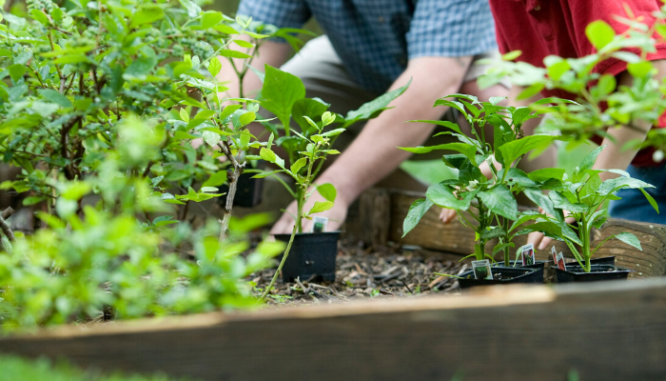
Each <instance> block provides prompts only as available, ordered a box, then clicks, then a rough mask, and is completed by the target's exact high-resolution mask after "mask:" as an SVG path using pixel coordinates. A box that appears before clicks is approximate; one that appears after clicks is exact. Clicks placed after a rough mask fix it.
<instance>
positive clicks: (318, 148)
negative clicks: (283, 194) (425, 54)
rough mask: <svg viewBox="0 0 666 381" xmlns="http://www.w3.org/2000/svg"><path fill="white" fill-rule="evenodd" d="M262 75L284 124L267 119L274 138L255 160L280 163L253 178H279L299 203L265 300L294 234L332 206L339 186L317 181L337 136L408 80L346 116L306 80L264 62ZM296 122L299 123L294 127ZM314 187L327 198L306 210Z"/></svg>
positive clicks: (267, 97) (264, 98) (266, 98)
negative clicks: (314, 94) (313, 94)
mask: <svg viewBox="0 0 666 381" xmlns="http://www.w3.org/2000/svg"><path fill="white" fill-rule="evenodd" d="M262 77H263V78H264V83H263V87H262V92H261V106H262V107H264V108H266V109H267V110H268V111H270V112H271V113H273V114H274V115H275V116H276V117H277V119H278V121H279V122H280V123H279V124H271V123H269V122H264V123H263V124H264V126H265V127H266V128H267V129H268V130H269V131H270V132H271V135H270V138H269V140H268V143H267V145H266V146H265V147H262V148H261V150H260V152H259V156H256V157H251V158H253V159H263V160H265V161H267V162H269V163H271V164H273V165H274V166H276V167H277V169H276V170H274V171H269V172H264V173H261V174H258V175H256V176H254V177H256V178H262V177H266V176H273V177H275V178H276V179H278V180H279V181H281V182H282V184H283V185H284V186H285V187H286V188H287V190H288V191H289V192H290V194H291V195H292V196H293V197H294V199H295V200H296V203H297V212H296V215H295V216H294V220H295V224H294V228H293V231H292V234H291V238H290V240H289V243H288V244H287V248H286V250H285V253H284V255H283V257H282V261H281V262H280V265H279V267H278V271H277V272H276V273H275V276H274V277H273V279H272V281H271V283H270V285H269V286H268V287H267V288H266V289H265V290H264V293H263V296H262V298H265V297H266V295H268V293H269V292H270V290H271V289H272V287H273V284H274V283H275V280H276V279H277V276H278V274H279V272H280V270H281V269H282V267H283V265H284V263H285V261H286V259H287V257H288V255H289V250H290V249H291V245H292V243H293V240H294V237H295V236H296V234H297V233H303V226H302V221H303V219H312V215H313V214H316V213H321V212H325V211H327V210H329V209H331V208H332V207H333V205H334V204H333V203H334V202H335V198H336V196H337V191H336V189H335V187H334V186H333V185H332V184H328V183H327V184H316V183H315V179H316V177H317V175H318V174H319V173H320V171H321V170H322V166H323V164H324V161H325V160H326V158H327V156H328V155H337V154H339V153H340V152H339V151H337V150H335V149H332V148H331V146H332V145H333V144H334V143H335V141H336V139H337V137H338V136H339V135H340V134H342V133H343V132H344V131H345V129H347V128H348V127H349V126H351V125H353V124H354V123H357V122H360V121H365V120H368V119H371V118H375V117H377V116H378V115H379V114H380V113H381V112H382V111H384V110H386V109H387V107H388V105H389V103H390V102H391V101H393V100H394V99H395V98H396V97H398V96H399V95H400V94H402V93H403V92H404V91H405V90H406V89H407V87H408V86H409V84H407V85H405V86H404V87H401V88H399V89H396V90H393V91H391V92H388V93H386V94H384V95H382V96H380V97H378V98H377V99H375V100H373V101H371V102H368V103H366V104H364V105H362V106H361V107H360V108H359V109H358V110H354V111H349V112H348V113H347V116H342V115H340V114H333V113H331V112H329V111H327V110H328V108H329V107H330V104H328V103H326V102H325V101H323V100H321V99H317V98H306V97H305V86H304V85H303V82H302V81H301V79H300V78H298V77H296V76H294V75H292V74H289V73H286V72H284V71H281V70H279V69H276V68H273V67H271V66H269V65H266V68H265V75H264V76H262ZM292 121H293V122H294V125H295V126H297V127H292V124H291V123H292ZM332 127H335V128H332ZM297 129H298V130H300V132H299V131H298V130H297ZM281 132H282V133H283V134H281ZM278 135H282V136H280V137H279V138H277V139H275V138H274V137H275V136H278ZM273 143H275V145H276V146H278V147H280V148H281V149H283V150H284V151H285V152H286V155H287V160H288V162H287V161H285V159H283V158H281V157H280V156H278V154H276V153H275V152H274V151H273V150H272V147H273ZM279 174H285V175H287V176H289V178H291V179H292V180H293V181H294V184H295V189H292V187H291V186H290V185H289V184H287V183H286V182H284V181H283V180H282V179H281V178H280V177H279V176H278V175H279ZM315 191H316V192H319V194H320V195H321V196H322V197H323V198H324V199H325V200H326V201H321V202H320V201H317V202H315V204H314V205H313V206H312V208H311V209H310V210H309V211H305V210H304V207H305V204H306V203H307V201H308V199H309V198H310V197H311V196H312V195H313V193H314V192H315Z"/></svg>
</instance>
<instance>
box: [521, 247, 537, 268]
mask: <svg viewBox="0 0 666 381" xmlns="http://www.w3.org/2000/svg"><path fill="white" fill-rule="evenodd" d="M520 257H521V258H522V260H523V266H530V265H533V264H534V263H536V260H535V255H534V245H533V244H531V243H528V244H527V245H525V246H523V247H521V252H520Z"/></svg>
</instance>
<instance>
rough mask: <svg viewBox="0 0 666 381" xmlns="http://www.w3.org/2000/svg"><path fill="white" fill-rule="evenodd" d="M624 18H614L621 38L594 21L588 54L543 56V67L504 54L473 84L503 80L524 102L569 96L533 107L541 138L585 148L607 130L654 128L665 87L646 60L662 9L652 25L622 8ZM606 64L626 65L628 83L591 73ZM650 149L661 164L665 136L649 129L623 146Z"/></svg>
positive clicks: (657, 36)
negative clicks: (559, 138) (557, 136)
mask: <svg viewBox="0 0 666 381" xmlns="http://www.w3.org/2000/svg"><path fill="white" fill-rule="evenodd" d="M626 11H627V17H620V16H619V15H617V16H616V19H617V20H618V21H620V22H621V23H623V24H625V25H626V26H627V29H626V30H625V31H624V32H623V33H619V34H618V33H616V32H615V31H614V30H613V28H612V27H611V26H610V25H608V24H607V23H606V22H604V21H601V20H598V21H594V22H592V23H590V24H589V25H588V26H587V27H586V29H585V34H586V35H587V37H588V39H589V41H590V42H591V44H592V45H593V46H594V47H595V48H596V49H597V51H596V52H595V53H593V54H590V55H587V56H583V57H579V58H563V57H558V56H548V57H546V58H545V59H544V62H543V63H544V66H545V68H540V67H535V66H532V65H530V64H528V63H526V62H513V60H514V59H516V58H518V57H520V55H521V54H522V52H520V51H516V52H511V53H508V54H506V55H505V56H504V57H503V60H502V61H499V62H492V61H491V62H490V63H492V64H493V67H492V68H491V69H490V70H489V71H488V72H487V73H486V75H484V76H482V77H481V78H480V79H479V84H480V86H481V87H488V86H491V85H493V84H495V83H498V81H499V80H500V79H502V78H504V77H506V76H508V77H510V78H511V81H512V82H513V83H514V84H516V85H519V86H524V87H526V89H525V90H524V91H523V93H522V94H521V95H520V96H519V98H520V99H527V98H530V97H532V96H534V95H537V94H538V93H540V92H541V91H542V90H559V91H565V92H567V93H569V94H573V96H575V98H574V99H575V100H576V102H571V101H566V100H563V99H558V98H551V100H552V102H548V103H541V104H535V105H534V107H533V109H534V110H536V111H537V112H538V113H539V114H542V115H546V114H547V115H549V116H550V117H549V118H546V119H545V120H544V122H543V123H542V124H541V126H540V132H543V133H553V132H555V133H562V134H563V135H566V136H568V137H570V138H571V139H573V141H574V142H575V143H578V144H582V143H586V142H587V141H588V140H589V139H590V138H592V137H594V136H597V137H599V138H604V137H607V136H608V134H607V133H606V131H607V130H608V129H609V128H618V127H622V126H627V127H629V128H633V129H636V130H639V131H647V130H649V129H650V127H651V126H653V125H656V124H657V123H659V118H660V117H661V116H662V115H663V114H664V111H666V99H665V97H664V95H665V94H666V88H664V86H663V84H662V81H660V80H659V79H658V78H657V77H656V75H657V71H656V69H655V68H654V66H653V64H652V63H651V62H650V61H649V60H648V56H649V54H651V53H654V52H656V45H657V44H658V43H663V42H664V41H666V24H665V23H664V21H666V7H662V9H661V10H660V11H659V12H655V13H654V14H653V16H654V17H655V21H654V23H652V24H650V25H646V24H645V23H644V21H643V20H641V19H639V18H637V17H635V16H634V15H633V14H632V12H631V9H629V8H628V7H626ZM608 59H617V60H620V61H624V62H626V64H627V71H628V73H629V74H630V75H631V77H632V78H633V81H632V83H631V84H628V85H621V84H618V82H617V79H616V77H615V76H614V75H611V74H603V75H601V74H599V73H598V72H596V71H595V68H597V67H598V66H599V64H601V63H603V62H604V61H607V60H608ZM650 146H652V147H655V148H656V151H655V153H654V158H655V161H661V160H662V159H663V157H664V154H663V152H664V149H666V131H664V129H652V130H650V131H649V133H648V139H647V140H645V141H632V142H629V143H627V147H637V148H645V147H650Z"/></svg>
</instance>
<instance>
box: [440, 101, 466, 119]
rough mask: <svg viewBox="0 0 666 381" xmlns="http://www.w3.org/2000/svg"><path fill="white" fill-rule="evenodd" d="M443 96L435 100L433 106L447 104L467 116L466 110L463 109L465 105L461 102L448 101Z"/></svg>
mask: <svg viewBox="0 0 666 381" xmlns="http://www.w3.org/2000/svg"><path fill="white" fill-rule="evenodd" d="M445 98H446V97H444V98H440V99H438V100H436V101H435V106H448V107H451V108H454V109H456V110H458V111H460V113H461V114H463V115H464V116H467V111H466V110H465V106H463V104H462V103H460V102H456V101H450V100H448V99H445Z"/></svg>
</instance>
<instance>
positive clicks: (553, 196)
mask: <svg viewBox="0 0 666 381" xmlns="http://www.w3.org/2000/svg"><path fill="white" fill-rule="evenodd" d="M548 197H549V198H550V200H551V201H552V202H553V206H554V207H555V208H558V209H562V210H566V211H569V212H572V213H585V212H587V210H588V209H589V207H588V206H587V205H585V204H578V203H576V204H573V203H571V202H570V201H569V200H568V199H567V198H566V197H564V196H563V195H562V194H561V193H559V192H556V191H551V192H550V193H549V194H548Z"/></svg>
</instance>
